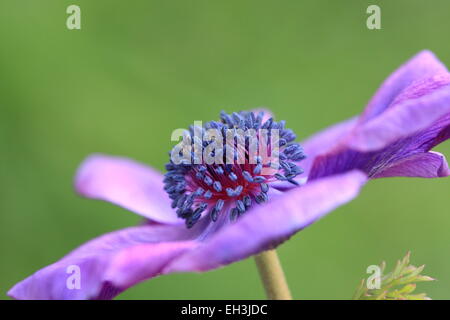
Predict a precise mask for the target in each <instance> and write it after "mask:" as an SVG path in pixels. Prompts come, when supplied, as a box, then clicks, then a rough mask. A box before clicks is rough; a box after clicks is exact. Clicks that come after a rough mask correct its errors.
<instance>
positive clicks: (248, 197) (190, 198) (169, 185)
mask: <svg viewBox="0 0 450 320" xmlns="http://www.w3.org/2000/svg"><path fill="white" fill-rule="evenodd" d="M263 117H264V113H263V112H260V113H259V114H258V115H255V114H254V113H253V112H244V111H242V112H239V113H236V112H235V113H233V114H231V115H228V114H226V113H225V112H221V117H220V118H221V121H220V122H217V121H211V122H208V123H206V124H205V125H204V126H203V127H198V126H197V127H195V126H191V127H190V128H189V130H188V131H187V132H186V137H187V138H188V139H187V141H188V142H189V143H191V142H192V141H194V142H196V143H198V145H199V146H200V149H201V150H200V151H201V152H204V151H205V149H206V148H207V147H208V146H209V145H210V144H211V143H215V142H217V141H216V140H214V139H212V140H210V141H208V140H207V139H204V138H205V136H206V134H207V132H206V131H207V130H208V129H216V130H218V131H219V132H220V133H221V135H222V138H223V139H221V140H222V141H226V142H225V143H223V144H219V145H217V144H216V145H214V147H215V148H213V152H212V153H211V154H210V155H211V156H212V157H216V159H217V158H219V159H222V160H223V161H221V163H212V164H208V163H209V162H206V161H204V160H201V161H199V160H198V154H197V153H195V152H194V151H191V152H190V154H189V161H186V158H184V160H183V161H181V162H180V163H176V162H175V161H173V160H172V159H171V160H170V162H169V163H168V164H166V169H167V173H166V174H165V178H164V184H165V186H164V189H165V190H166V192H167V193H168V194H169V197H170V199H171V200H172V208H174V209H176V213H177V215H178V216H179V217H180V218H183V219H185V221H186V226H187V227H188V228H191V227H192V226H193V225H194V224H195V223H197V222H198V221H199V220H200V218H201V217H202V216H204V215H205V214H209V216H210V218H211V220H212V221H216V220H217V219H218V218H219V216H220V215H222V214H225V212H224V211H225V210H228V213H229V217H230V219H231V220H235V219H236V218H238V217H239V216H241V215H243V214H244V213H245V212H246V211H247V210H248V209H249V208H250V207H251V206H252V205H253V203H257V204H260V203H263V202H266V201H268V199H269V191H270V183H271V182H273V181H276V180H281V181H287V182H290V183H291V184H293V185H298V183H297V182H296V180H295V177H296V176H297V175H299V174H301V173H302V172H303V170H302V169H301V168H300V167H299V166H298V165H297V163H298V162H299V161H301V160H303V159H304V158H305V154H304V152H303V149H302V147H301V146H300V145H299V144H298V143H295V142H294V140H295V139H296V136H295V134H294V132H293V131H292V130H290V129H286V128H285V122H284V121H280V122H275V121H273V119H272V118H270V119H268V120H267V121H264V122H263ZM239 129H240V130H243V131H246V130H249V129H254V130H255V131H256V132H257V133H256V136H254V137H253V138H254V139H253V140H252V139H251V138H250V137H249V136H246V137H244V138H242V136H239V135H237V134H236V133H237V131H238V130H239ZM261 129H265V130H266V131H265V132H267V133H268V135H267V136H264V137H263V136H262V134H261V132H262V130H261ZM273 130H277V133H278V134H277V137H276V138H277V139H276V141H274V136H275V134H273V132H274V131H273ZM230 132H231V135H232V140H231V141H232V142H231V143H230V140H227V139H226V138H227V137H229V136H227V135H229V134H230ZM241 132H242V131H241ZM199 137H201V138H202V139H201V141H199ZM239 139H241V140H239ZM255 141H258V143H263V144H264V146H265V147H266V148H267V149H266V150H268V152H269V153H271V154H270V156H271V157H270V158H267V157H264V156H261V155H256V156H254V155H253V153H251V152H250V150H254V148H253V147H252V143H254V142H255ZM239 142H241V143H240V144H239ZM275 144H276V145H277V149H275ZM228 149H232V152H231V153H228ZM275 150H276V151H275ZM229 154H232V158H233V159H231V160H232V161H230V158H229V157H228V155H229ZM274 156H276V158H277V161H273V159H274ZM238 159H240V160H241V161H237V160H238ZM230 162H231V163H230Z"/></svg>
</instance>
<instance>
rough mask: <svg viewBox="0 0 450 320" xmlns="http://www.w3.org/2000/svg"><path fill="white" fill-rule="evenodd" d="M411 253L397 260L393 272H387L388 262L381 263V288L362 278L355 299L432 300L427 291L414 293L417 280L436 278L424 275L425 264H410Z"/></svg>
mask: <svg viewBox="0 0 450 320" xmlns="http://www.w3.org/2000/svg"><path fill="white" fill-rule="evenodd" d="M410 259H411V253H410V252H408V253H407V254H406V256H405V257H404V258H403V259H401V260H399V261H397V264H396V266H395V268H394V270H393V271H392V272H389V273H386V274H385V270H386V263H385V262H382V263H381V264H380V266H379V267H380V271H381V275H380V277H381V279H380V288H377V289H369V288H368V285H367V280H366V279H362V281H361V283H360V285H359V286H358V288H357V290H356V292H355V294H354V295H353V299H354V300H431V298H429V297H427V295H426V293H419V294H417V293H416V294H414V293H413V292H414V291H415V290H416V283H417V282H425V281H434V280H435V279H433V278H431V277H429V276H425V275H422V274H421V273H422V271H423V270H424V268H425V265H422V266H419V267H416V266H414V265H411V264H410Z"/></svg>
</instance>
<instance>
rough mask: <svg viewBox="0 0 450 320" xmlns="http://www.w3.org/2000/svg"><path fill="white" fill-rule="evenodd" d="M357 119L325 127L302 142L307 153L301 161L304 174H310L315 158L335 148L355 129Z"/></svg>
mask: <svg viewBox="0 0 450 320" xmlns="http://www.w3.org/2000/svg"><path fill="white" fill-rule="evenodd" d="M357 121H358V118H357V117H354V118H351V119H347V120H345V121H343V122H340V123H338V124H335V125H333V126H330V127H328V128H326V129H324V130H323V131H321V132H319V133H317V134H315V135H313V136H312V137H309V138H308V139H306V140H305V141H304V142H302V143H301V145H302V146H303V149H304V150H305V153H306V155H307V158H306V159H304V160H302V162H301V163H300V166H301V167H302V168H303V169H304V170H305V172H304V175H306V176H307V175H309V170H310V169H311V166H312V164H313V162H314V159H315V158H316V157H317V156H318V155H320V154H325V153H327V152H329V151H330V150H331V149H333V148H335V147H336V145H338V144H339V143H340V141H342V139H343V138H344V137H346V136H347V135H348V134H349V133H350V132H351V131H352V130H353V128H354V127H355V125H356V123H357Z"/></svg>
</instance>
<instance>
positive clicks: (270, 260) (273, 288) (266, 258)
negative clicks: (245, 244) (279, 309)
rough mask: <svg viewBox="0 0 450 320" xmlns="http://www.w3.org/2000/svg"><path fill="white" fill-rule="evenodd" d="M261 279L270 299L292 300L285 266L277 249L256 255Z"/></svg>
mask: <svg viewBox="0 0 450 320" xmlns="http://www.w3.org/2000/svg"><path fill="white" fill-rule="evenodd" d="M255 262H256V266H257V267H258V271H259V275H260V277H261V281H262V283H263V285H264V290H265V291H266V295H267V298H268V299H270V300H292V296H291V292H290V291H289V287H288V284H287V282H286V278H285V276H284V272H283V268H282V267H281V263H280V260H279V259H278V255H277V252H276V251H275V250H268V251H264V252H262V253H260V254H258V255H257V256H255Z"/></svg>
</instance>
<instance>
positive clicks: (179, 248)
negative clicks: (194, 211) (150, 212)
mask: <svg viewBox="0 0 450 320" xmlns="http://www.w3.org/2000/svg"><path fill="white" fill-rule="evenodd" d="M194 229H195V228H194ZM197 236H198V229H197V230H188V229H186V228H185V227H184V226H177V225H172V226H169V225H145V226H140V227H133V228H128V229H124V230H120V231H116V232H112V233H109V234H106V235H104V236H101V237H99V238H97V239H94V240H92V241H90V242H88V243H86V244H84V245H83V246H81V247H80V248H78V249H76V250H75V251H73V252H72V253H70V254H69V255H67V256H66V257H64V258H63V259H61V260H60V261H58V262H56V263H54V264H52V265H50V266H48V267H46V268H44V269H41V270H40V271H38V272H36V273H35V274H33V275H32V276H30V277H28V278H26V279H25V280H23V281H22V282H20V283H18V284H16V285H15V286H14V287H13V288H12V289H11V290H10V291H9V292H8V295H9V296H10V297H12V298H15V299H27V300H30V299H32V300H41V299H44V300H50V299H77V300H79V299H111V298H113V297H114V296H115V295H117V294H119V293H120V292H121V291H123V290H125V289H126V288H128V287H130V286H132V285H134V284H136V283H138V282H140V281H142V280H144V279H148V278H151V277H154V276H156V275H159V274H160V273H161V270H162V269H163V268H164V267H165V266H166V265H167V264H169V263H170V262H171V261H172V260H173V259H175V258H176V257H178V256H179V255H181V254H182V253H184V252H186V251H187V250H191V249H192V248H195V247H196V246H197V245H198V243H197V241H195V240H190V239H193V238H196V237H197ZM73 266H76V268H79V271H80V279H81V282H80V284H81V286H80V288H79V289H69V288H68V286H67V281H70V278H69V277H71V276H72V274H71V273H68V268H73ZM69 270H70V269H69ZM71 272H73V271H71Z"/></svg>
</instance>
